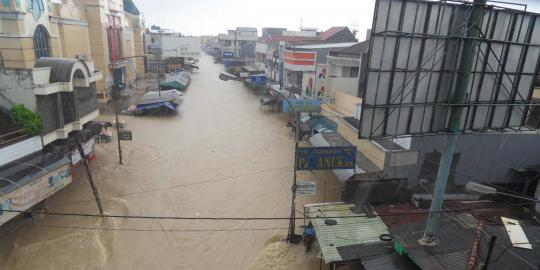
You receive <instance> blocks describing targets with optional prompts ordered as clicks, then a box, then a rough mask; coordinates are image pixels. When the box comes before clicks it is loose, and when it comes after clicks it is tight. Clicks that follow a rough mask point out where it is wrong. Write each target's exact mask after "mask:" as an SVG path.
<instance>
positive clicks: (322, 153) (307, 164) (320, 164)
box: [296, 146, 356, 171]
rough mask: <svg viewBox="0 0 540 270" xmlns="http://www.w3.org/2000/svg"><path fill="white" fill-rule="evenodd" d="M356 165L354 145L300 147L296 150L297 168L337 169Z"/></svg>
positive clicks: (350, 167)
mask: <svg viewBox="0 0 540 270" xmlns="http://www.w3.org/2000/svg"><path fill="white" fill-rule="evenodd" d="M355 167H356V146H324V147H300V148H298V149H297V150H296V169H297V170H300V171H301V170H309V171H313V170H338V169H354V168H355Z"/></svg>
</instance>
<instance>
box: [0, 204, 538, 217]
mask: <svg viewBox="0 0 540 270" xmlns="http://www.w3.org/2000/svg"><path fill="white" fill-rule="evenodd" d="M531 203H534V202H527V203H514V204H507V205H506V206H514V205H523V204H531ZM490 209H493V208H485V207H484V208H462V209H448V210H439V211H414V212H413V211H404V212H401V213H392V214H375V213H373V214H370V215H367V214H366V215H347V216H325V217H322V216H316V217H310V219H333V218H367V217H386V216H407V215H419V214H435V213H451V212H454V213H455V212H474V211H481V210H490ZM2 211H4V212H8V213H28V214H42V215H51V216H71V217H91V218H122V219H153V220H221V221H224V220H226V221H248V220H289V219H290V217H182V216H151V215H107V214H104V215H100V214H86V213H75V212H71V213H68V212H47V211H28V210H12V209H10V210H7V209H3V210H2ZM296 219H304V218H303V217H297V218H296Z"/></svg>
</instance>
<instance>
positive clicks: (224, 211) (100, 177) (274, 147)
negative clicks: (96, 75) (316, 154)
mask: <svg viewBox="0 0 540 270" xmlns="http://www.w3.org/2000/svg"><path fill="white" fill-rule="evenodd" d="M200 67H201V70H200V71H199V72H198V73H194V74H193V75H192V83H191V85H190V86H189V88H188V90H187V91H186V93H185V96H184V102H183V104H182V105H181V106H180V109H179V112H178V114H177V115H174V116H171V117H163V116H159V117H158V116H150V117H131V116H124V117H123V118H124V119H125V120H126V122H127V129H129V130H131V131H133V141H131V142H125V141H123V142H122V148H123V152H124V162H125V163H126V164H125V165H123V166H122V165H119V164H118V156H117V148H116V147H117V145H116V139H114V140H113V142H112V143H107V144H98V145H96V151H97V160H95V161H93V162H92V163H91V170H92V173H93V176H94V180H95V181H96V185H97V188H98V190H99V192H100V194H101V197H102V200H103V203H104V207H105V212H106V213H107V214H111V215H113V214H119V215H151V216H177V217H287V216H289V213H290V208H289V207H290V197H291V192H290V188H291V181H292V174H293V170H292V163H293V147H294V142H293V138H292V137H291V136H290V128H287V127H286V125H285V123H286V121H284V119H285V118H284V116H280V115H278V114H276V113H270V112H263V111H261V108H260V103H259V99H260V97H259V96H256V95H253V94H252V93H250V90H248V89H246V88H245V87H244V86H243V85H242V84H241V83H239V82H223V81H220V80H219V79H218V74H219V72H221V71H222V70H223V66H222V65H220V64H214V63H212V58H211V57H209V56H207V55H205V56H203V57H202V58H201V61H200ZM101 119H103V120H109V121H110V120H112V117H110V116H102V117H101ZM298 180H306V181H308V180H309V181H315V182H317V195H313V196H304V197H302V196H301V197H299V199H298V203H297V209H298V210H300V211H301V210H302V206H303V205H304V204H305V203H315V202H324V201H336V200H339V192H340V191H341V189H342V186H341V185H340V184H339V183H337V180H336V179H335V178H334V177H333V175H332V174H331V172H322V171H319V172H317V173H316V174H314V173H311V172H302V173H300V174H299V177H298ZM45 207H46V208H45V209H46V210H47V211H54V212H74V213H91V214H95V213H97V208H96V205H95V202H94V200H93V196H92V192H91V189H90V186H89V184H88V182H87V181H86V179H85V177H84V174H83V171H82V170H80V168H77V169H76V170H75V171H74V180H73V183H72V184H71V185H69V186H68V187H67V188H65V189H64V190H62V191H60V192H59V193H57V194H56V195H54V196H52V197H51V198H49V199H48V200H47V201H46V203H45ZM298 216H300V214H298ZM301 223H302V222H301V221H299V222H298V226H299V225H301ZM287 226H288V220H265V221H226V220H225V221H224V220H149V219H119V218H114V219H113V218H109V219H101V218H95V217H70V216H39V217H34V218H33V219H21V220H18V221H15V222H13V223H12V224H9V226H6V227H4V228H2V229H1V230H2V235H3V236H2V238H1V239H0V242H1V244H0V251H1V253H0V255H1V262H0V269H318V267H319V261H318V259H316V258H308V257H305V256H303V255H299V254H303V253H304V251H303V249H302V246H295V247H289V246H288V245H287V244H285V243H282V244H280V243H278V242H279V241H280V238H282V237H284V236H285V235H286V234H287ZM310 256H311V257H314V255H313V254H311V255H310Z"/></svg>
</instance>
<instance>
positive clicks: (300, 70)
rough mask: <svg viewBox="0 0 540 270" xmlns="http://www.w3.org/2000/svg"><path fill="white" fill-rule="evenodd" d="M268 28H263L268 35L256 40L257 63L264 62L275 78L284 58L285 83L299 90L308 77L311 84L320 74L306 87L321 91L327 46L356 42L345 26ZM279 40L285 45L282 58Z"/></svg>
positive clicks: (342, 46)
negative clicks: (321, 29)
mask: <svg viewBox="0 0 540 270" xmlns="http://www.w3.org/2000/svg"><path fill="white" fill-rule="evenodd" d="M271 30H272V31H269V30H266V32H267V33H268V36H266V37H265V36H263V37H262V40H261V41H260V42H258V43H257V47H256V65H257V66H259V67H262V66H264V68H265V70H266V73H267V74H268V75H269V76H270V78H271V79H272V80H274V81H277V80H279V78H280V75H279V73H280V70H279V66H280V63H281V62H282V61H283V66H284V72H283V73H284V74H283V77H284V78H283V83H284V86H287V87H289V88H293V89H296V91H297V92H298V93H300V92H302V91H301V90H304V92H305V89H306V87H307V86H309V85H308V84H309V82H310V79H311V82H312V84H313V83H315V82H316V81H317V80H316V79H315V78H316V77H321V78H320V80H318V86H319V87H316V86H315V85H312V86H311V87H308V88H309V89H310V92H311V93H314V95H317V94H318V93H320V94H322V93H324V89H325V86H324V83H323V82H324V79H325V77H326V55H327V54H328V52H329V51H330V50H336V49H339V48H345V47H348V46H351V45H353V44H355V43H356V42H357V40H356V38H355V36H354V34H353V33H352V32H351V31H350V30H349V28H347V27H331V28H329V29H328V30H326V31H323V32H317V29H316V28H301V29H300V31H288V30H285V29H277V30H276V29H274V28H271ZM280 43H284V44H285V47H286V50H285V53H284V59H283V60H282V59H280V55H279V44H280ZM315 73H317V74H315ZM304 75H306V76H304ZM307 75H309V76H307ZM319 75H320V76H319ZM321 87H322V91H321Z"/></svg>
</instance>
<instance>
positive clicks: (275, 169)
mask: <svg viewBox="0 0 540 270" xmlns="http://www.w3.org/2000/svg"><path fill="white" fill-rule="evenodd" d="M291 167H292V166H284V167H278V168H272V169H267V170H261V171H256V172H249V173H244V174H237V175H233V176H226V177H219V178H213V179H208V180H203V181H200V182H195V183H188V184H178V185H171V186H165V187H158V188H154V189H148V190H141V191H135V192H128V193H119V194H112V195H109V196H108V197H109V198H111V197H128V196H133V195H140V194H144V193H151V192H156V191H161V190H169V189H177V188H183V187H190V186H195V185H201V184H206V183H212V182H220V181H228V180H233V179H235V178H240V177H244V176H250V175H257V174H263V173H267V172H272V171H279V170H283V169H288V168H291ZM89 201H94V200H93V199H88V200H75V201H68V202H62V203H57V204H51V206H60V205H66V204H72V203H80V202H89Z"/></svg>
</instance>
